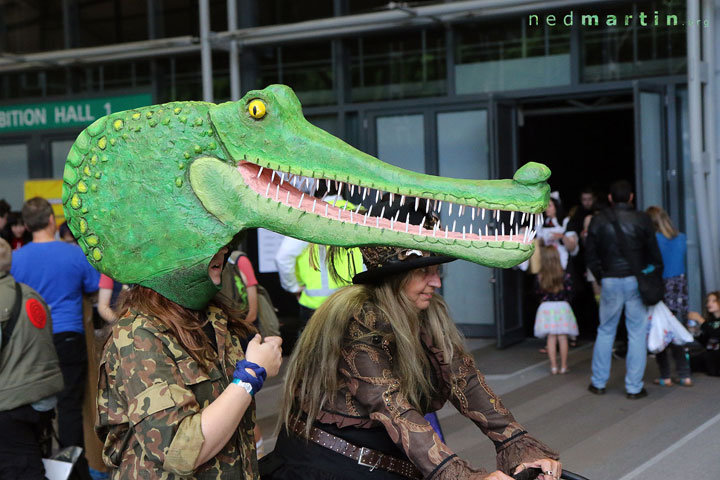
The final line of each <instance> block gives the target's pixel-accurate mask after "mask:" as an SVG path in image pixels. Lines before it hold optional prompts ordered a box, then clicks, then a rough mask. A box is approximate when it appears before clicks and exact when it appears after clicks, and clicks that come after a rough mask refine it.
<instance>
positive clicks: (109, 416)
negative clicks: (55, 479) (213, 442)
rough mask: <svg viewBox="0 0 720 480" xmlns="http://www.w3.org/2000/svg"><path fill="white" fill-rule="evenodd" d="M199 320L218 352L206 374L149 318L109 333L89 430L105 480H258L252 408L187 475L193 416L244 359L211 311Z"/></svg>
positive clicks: (194, 436)
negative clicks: (99, 446) (107, 472)
mask: <svg viewBox="0 0 720 480" xmlns="http://www.w3.org/2000/svg"><path fill="white" fill-rule="evenodd" d="M206 313H207V316H208V319H209V321H210V322H211V323H212V325H213V328H214V330H215V336H216V340H217V347H218V351H219V355H218V358H219V360H217V361H216V364H215V365H214V366H213V367H212V368H211V369H210V371H209V372H208V373H205V372H204V371H203V370H202V369H201V368H200V366H199V365H198V363H197V362H196V361H195V360H193V358H192V357H191V356H190V355H189V354H188V353H187V351H185V350H184V349H183V348H182V347H181V346H180V344H179V343H178V341H177V340H176V339H175V337H174V335H173V334H172V333H171V332H170V331H168V328H167V327H165V326H164V325H162V324H161V323H160V322H157V321H156V320H154V319H153V318H152V317H148V316H146V315H143V314H141V313H138V312H131V313H130V314H128V315H127V316H125V317H123V318H121V319H120V320H119V321H118V322H117V324H115V325H114V326H113V329H112V336H111V338H110V339H109V340H108V343H107V345H106V347H105V351H104V353H103V359H102V361H101V364H100V378H99V381H98V398H97V403H98V409H97V411H98V417H97V420H96V424H95V429H96V431H97V433H98V436H99V437H100V439H101V440H102V441H103V442H104V447H103V461H104V462H105V464H106V465H108V466H109V467H110V468H111V469H112V470H111V471H112V474H111V475H112V478H113V479H116V480H117V479H128V480H131V479H132V480H135V479H139V478H142V479H150V480H155V479H162V480H174V479H180V478H183V479H188V478H193V479H244V480H250V479H252V480H257V479H259V473H258V465H257V454H256V451H255V441H254V437H253V427H254V425H255V418H254V417H255V401H254V400H253V403H252V404H251V405H250V407H249V408H248V410H247V412H246V413H245V415H244V416H243V418H242V420H241V422H240V425H239V426H238V429H237V432H236V433H235V434H234V435H233V437H232V438H231V439H230V441H229V442H228V443H227V445H225V447H224V448H223V449H222V450H221V451H220V453H218V454H217V455H216V456H215V457H214V458H213V459H211V460H209V461H208V462H206V463H204V464H203V465H201V466H200V467H199V468H198V469H197V470H193V465H194V464H195V461H196V460H197V457H198V455H199V453H200V448H201V447H202V444H203V441H204V437H203V434H202V429H201V423H200V416H201V415H200V413H201V412H202V409H203V408H205V407H207V406H208V405H209V404H210V403H211V402H212V401H213V400H215V399H216V398H217V397H218V396H220V394H221V393H222V392H223V391H224V390H225V388H226V387H227V386H228V384H229V382H230V381H231V380H232V375H233V371H234V369H235V362H236V361H237V360H240V359H242V358H243V357H244V355H243V351H242V347H241V345H240V339H239V338H237V337H235V336H234V335H231V334H230V333H229V332H228V329H227V319H226V318H225V317H224V316H223V314H222V312H221V311H220V310H219V309H217V308H215V307H212V306H211V307H209V308H208V310H207V312H206Z"/></svg>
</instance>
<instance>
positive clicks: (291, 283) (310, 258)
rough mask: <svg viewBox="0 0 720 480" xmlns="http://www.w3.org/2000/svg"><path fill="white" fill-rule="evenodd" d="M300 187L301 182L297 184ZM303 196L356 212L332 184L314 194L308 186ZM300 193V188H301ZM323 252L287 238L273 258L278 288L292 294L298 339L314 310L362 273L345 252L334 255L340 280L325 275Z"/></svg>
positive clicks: (352, 252)
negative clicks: (294, 301)
mask: <svg viewBox="0 0 720 480" xmlns="http://www.w3.org/2000/svg"><path fill="white" fill-rule="evenodd" d="M300 184H301V185H303V183H302V182H300ZM305 188H308V191H306V193H308V194H311V195H315V196H316V197H318V198H320V199H322V200H324V201H325V202H327V203H330V204H331V205H334V206H338V207H346V208H348V209H350V208H352V209H356V208H357V205H353V204H352V203H351V202H349V201H347V200H345V199H344V198H343V197H342V195H340V194H339V193H338V191H337V188H336V185H335V183H334V182H331V184H330V186H329V188H328V186H327V184H325V183H321V185H320V186H319V188H317V192H316V189H315V186H314V185H313V184H309V185H308V186H306V187H305ZM302 190H304V188H302ZM326 255H327V248H326V247H325V246H324V245H315V244H310V243H308V242H304V241H302V240H297V239H294V238H290V237H287V238H285V239H284V240H283V242H282V244H281V245H280V248H279V249H278V252H277V254H276V256H275V262H276V264H277V267H278V274H279V276H280V284H281V285H282V287H283V288H284V289H285V290H287V291H288V292H290V293H293V294H294V295H295V296H296V297H297V299H298V304H299V317H300V327H299V330H298V336H299V335H300V333H302V330H303V328H304V327H305V324H306V323H307V321H308V320H309V319H310V317H311V316H312V314H313V313H314V312H315V310H316V309H317V308H318V307H319V306H320V305H322V303H323V302H324V301H325V299H327V297H329V296H330V295H332V293H333V292H334V291H335V290H337V289H338V288H340V287H342V286H345V285H349V284H351V283H352V277H353V275H355V274H356V273H358V272H362V271H363V263H362V255H361V254H360V251H359V250H358V249H357V248H351V249H347V255H337V256H336V258H335V262H336V271H337V272H338V273H339V274H340V275H341V278H333V276H331V275H329V274H328V270H327V266H326Z"/></svg>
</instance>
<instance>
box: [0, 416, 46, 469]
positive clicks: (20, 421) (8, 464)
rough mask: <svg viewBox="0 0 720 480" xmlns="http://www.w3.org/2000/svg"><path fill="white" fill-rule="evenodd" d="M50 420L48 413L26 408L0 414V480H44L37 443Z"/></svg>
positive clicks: (40, 448) (40, 451)
mask: <svg viewBox="0 0 720 480" xmlns="http://www.w3.org/2000/svg"><path fill="white" fill-rule="evenodd" d="M51 421H52V411H49V412H38V411H36V410H35V409H34V408H32V407H31V406H30V405H23V406H21V407H17V408H14V409H12V410H7V411H4V412H0V480H15V479H20V478H22V479H27V480H36V479H38V480H44V478H45V468H44V467H43V463H42V459H43V454H42V446H41V441H42V439H43V437H44V435H43V434H44V433H45V432H46V431H48V430H49V427H50V422H51Z"/></svg>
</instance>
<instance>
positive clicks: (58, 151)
mask: <svg viewBox="0 0 720 480" xmlns="http://www.w3.org/2000/svg"><path fill="white" fill-rule="evenodd" d="M73 143H75V140H55V141H54V142H51V143H50V156H51V157H52V166H53V178H63V172H64V171H65V161H66V160H67V156H68V153H70V147H72V146H73Z"/></svg>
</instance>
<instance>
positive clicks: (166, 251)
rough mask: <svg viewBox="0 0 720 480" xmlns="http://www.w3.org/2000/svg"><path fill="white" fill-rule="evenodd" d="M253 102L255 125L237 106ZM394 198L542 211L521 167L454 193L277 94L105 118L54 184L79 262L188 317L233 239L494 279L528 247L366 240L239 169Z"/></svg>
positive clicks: (210, 290)
mask: <svg viewBox="0 0 720 480" xmlns="http://www.w3.org/2000/svg"><path fill="white" fill-rule="evenodd" d="M255 99H260V100H262V101H263V102H264V103H265V105H266V108H267V112H266V114H265V116H264V117H263V118H261V119H255V118H253V117H251V116H250V114H249V113H248V107H247V106H248V103H249V102H250V101H252V100H255ZM244 160H246V161H248V162H251V163H255V164H257V165H260V166H263V167H266V168H268V167H269V168H272V169H274V170H281V171H286V172H290V173H293V174H299V175H305V176H312V177H315V178H327V179H332V180H339V181H342V182H349V183H353V184H356V185H360V186H363V187H370V188H377V189H381V190H383V191H389V192H394V193H398V194H402V195H406V196H408V197H412V196H420V197H424V198H429V199H435V200H442V201H448V202H453V203H462V204H465V205H469V206H477V207H483V208H489V209H502V210H523V211H525V212H532V213H539V212H542V211H544V209H545V207H546V205H547V202H548V199H549V190H550V189H549V186H548V185H547V183H546V182H545V181H546V180H547V178H548V177H549V175H550V171H549V169H548V168H547V167H545V166H544V165H540V164H536V163H530V164H527V165H525V166H524V167H522V168H521V169H520V170H518V171H517V172H516V174H515V176H514V179H513V180H484V181H481V180H461V179H451V178H443V177H437V176H431V175H424V174H419V173H414V172H410V171H407V170H403V169H401V168H398V167H395V166H392V165H389V164H386V163H383V162H381V161H380V160H378V159H376V158H374V157H372V156H370V155H367V154H365V153H363V152H360V151H358V150H356V149H355V148H353V147H351V146H350V145H348V144H346V143H344V142H343V141H341V140H339V139H338V138H336V137H333V136H332V135H330V134H329V133H327V132H325V131H323V130H321V129H319V128H317V127H315V126H313V125H311V124H310V123H309V122H308V121H307V120H305V118H304V117H303V115H302V108H301V105H300V102H299V101H298V99H297V97H296V96H295V94H294V93H293V92H292V90H291V89H290V88H289V87H286V86H284V85H271V86H269V87H267V88H265V89H264V90H255V91H251V92H248V94H247V95H245V97H244V98H243V99H242V100H240V101H237V102H227V103H224V104H220V105H214V104H211V103H204V102H173V103H167V104H163V105H153V106H149V107H143V108H139V109H136V110H129V111H125V112H119V113H113V114H111V115H108V116H106V117H103V118H100V119H98V120H97V121H95V122H94V123H93V124H92V125H90V126H89V127H88V128H86V129H85V130H84V131H83V132H82V133H81V134H80V135H79V136H78V138H77V140H76V141H75V144H74V145H73V147H72V149H71V150H70V153H69V155H68V159H67V163H66V165H65V171H64V176H63V180H64V183H63V205H64V209H65V215H66V217H67V219H68V224H69V226H70V229H71V230H72V232H73V234H75V236H76V237H77V238H78V242H79V244H80V246H81V247H82V249H83V251H84V252H85V253H86V255H87V257H88V259H89V261H90V262H91V263H92V264H93V266H95V267H96V268H97V269H98V270H100V271H101V272H103V273H105V274H107V275H109V276H110V277H112V278H114V279H116V280H117V281H120V282H123V283H136V284H140V285H144V286H147V287H149V288H152V289H153V290H155V291H157V292H159V293H160V294H162V295H164V296H166V297H167V298H170V299H171V300H173V301H175V302H177V303H179V304H181V305H183V306H185V307H188V308H194V309H201V308H203V307H204V306H205V305H206V304H207V302H208V301H209V300H210V298H212V296H213V295H215V293H216V292H217V289H218V287H217V286H215V285H213V284H212V282H211V281H210V278H209V276H208V265H209V262H210V259H211V258H212V256H213V255H214V254H215V253H216V252H217V251H218V250H219V249H220V248H222V247H223V246H224V245H226V244H228V243H229V242H230V241H231V240H232V239H233V238H235V237H236V235H238V233H240V232H241V231H243V230H245V229H248V228H254V227H263V228H266V229H268V230H272V231H275V232H277V233H280V234H283V235H289V236H293V237H296V238H300V239H302V240H306V241H309V242H314V243H320V244H325V245H338V246H353V245H394V246H403V247H408V248H420V249H423V250H427V251H431V252H433V253H436V254H442V255H451V256H454V257H458V258H463V259H466V260H469V261H472V262H475V263H479V264H482V265H487V266H492V267H500V268H507V267H511V266H513V265H516V264H518V263H520V262H522V261H524V260H525V259H527V258H529V257H530V255H531V254H532V250H533V247H532V246H531V245H523V244H519V243H517V242H502V241H496V242H493V241H489V242H486V241H469V240H468V241H465V240H452V239H450V240H446V239H444V238H439V237H438V238H433V237H425V236H420V235H412V234H411V233H404V232H398V231H389V230H378V229H375V228H371V227H363V226H361V225H357V224H343V223H341V222H338V221H335V220H331V219H328V218H323V217H321V216H319V215H314V214H311V213H308V212H303V211H301V210H297V209H294V208H291V207H288V206H287V205H282V204H280V203H277V202H275V201H274V200H272V199H270V198H265V197H264V196H261V195H260V194H258V193H257V192H256V191H254V190H253V189H251V188H250V187H249V186H248V185H247V184H246V183H245V181H244V180H243V177H242V175H241V174H240V173H239V172H238V169H237V165H238V164H239V163H240V162H242V161H244Z"/></svg>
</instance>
